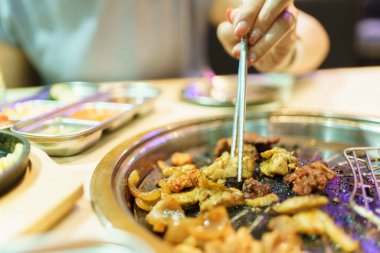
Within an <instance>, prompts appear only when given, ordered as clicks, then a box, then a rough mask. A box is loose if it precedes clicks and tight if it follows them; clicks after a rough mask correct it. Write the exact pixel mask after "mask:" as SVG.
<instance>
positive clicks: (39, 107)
mask: <svg viewBox="0 0 380 253" xmlns="http://www.w3.org/2000/svg"><path fill="white" fill-rule="evenodd" d="M99 87H100V84H99V83H95V82H65V83H56V84H52V85H48V86H45V87H42V88H41V89H40V90H39V91H38V92H37V94H33V95H31V96H28V97H24V98H21V99H18V100H15V101H12V102H8V103H3V104H1V105H0V115H3V116H7V117H8V120H7V121H6V122H5V120H4V119H1V118H0V129H7V128H10V127H11V126H12V125H13V124H14V123H16V122H18V121H20V120H26V119H29V118H33V117H35V116H38V115H43V114H45V113H47V112H49V111H53V110H54V109H56V108H58V107H62V106H64V105H67V104H70V103H75V102H78V101H80V100H83V99H86V98H88V97H91V96H94V95H96V94H97V93H98V92H99ZM49 107H50V109H49ZM15 114H16V115H15ZM15 116H16V117H15Z"/></svg>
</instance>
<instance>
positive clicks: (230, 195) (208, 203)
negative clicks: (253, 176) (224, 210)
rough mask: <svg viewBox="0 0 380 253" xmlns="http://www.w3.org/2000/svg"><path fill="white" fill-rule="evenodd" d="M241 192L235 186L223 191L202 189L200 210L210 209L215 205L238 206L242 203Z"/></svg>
mask: <svg viewBox="0 0 380 253" xmlns="http://www.w3.org/2000/svg"><path fill="white" fill-rule="evenodd" d="M243 204H244V200H243V193H242V192H241V191H240V190H238V189H235V188H226V190H225V191H215V190H208V191H203V193H202V194H201V199H200V204H199V206H200V209H201V212H204V211H207V210H211V209H212V208H214V207H215V206H225V207H232V206H239V205H243Z"/></svg>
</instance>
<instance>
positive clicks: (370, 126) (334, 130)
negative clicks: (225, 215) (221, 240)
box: [90, 111, 380, 252]
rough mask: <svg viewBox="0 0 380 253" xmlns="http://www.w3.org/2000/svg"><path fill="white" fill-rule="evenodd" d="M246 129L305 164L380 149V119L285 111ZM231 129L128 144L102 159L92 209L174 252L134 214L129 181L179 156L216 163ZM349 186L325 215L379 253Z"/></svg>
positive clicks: (254, 119) (200, 126)
mask: <svg viewBox="0 0 380 253" xmlns="http://www.w3.org/2000/svg"><path fill="white" fill-rule="evenodd" d="M246 126H247V129H248V130H249V131H255V132H257V133H259V134H262V135H265V136H279V137H280V138H281V142H280V145H284V146H286V147H290V148H291V149H293V150H297V152H301V153H300V155H302V157H303V159H306V160H308V161H309V160H312V159H322V160H325V161H326V162H328V163H329V164H330V165H331V164H340V163H341V162H342V161H345V159H344V156H343V150H344V148H346V147H350V146H380V119H378V118H361V117H354V116H345V115H335V114H328V113H310V112H292V111H282V112H277V113H273V114H264V113H263V114H255V115H250V116H248V117H247V125H246ZM231 130H232V119H231V118H214V119H204V120H197V121H190V122H184V123H179V124H174V125H171V126H165V127H161V128H158V129H155V130H152V131H149V132H147V133H143V134H141V135H138V136H136V137H134V138H132V139H129V140H127V141H125V142H123V143H122V144H121V145H120V146H118V147H116V148H115V149H114V150H112V151H111V152H110V153H108V154H107V155H106V156H105V157H104V158H103V159H102V160H101V162H100V163H99V164H98V166H97V168H96V169H95V171H94V173H93V176H92V180H91V187H90V188H91V198H92V205H93V208H94V210H95V211H96V213H97V215H98V217H99V219H100V220H101V221H102V223H103V224H104V225H105V226H106V227H110V226H113V227H117V228H121V229H124V230H126V231H130V232H133V233H135V234H137V235H138V236H140V237H142V238H144V239H145V240H146V241H147V242H148V243H149V244H150V245H151V246H152V247H154V249H156V250H157V252H171V250H172V249H171V246H170V245H168V244H167V243H165V242H163V241H162V240H161V238H159V237H158V236H156V235H155V234H153V233H152V232H150V231H149V230H148V229H147V228H146V227H145V225H144V221H143V217H140V216H139V215H138V214H137V213H135V212H134V208H133V205H134V204H133V197H132V195H131V194H130V192H129V190H128V188H127V187H126V181H127V180H126V179H127V177H128V176H129V175H130V173H131V172H132V171H133V170H138V171H139V175H140V177H141V178H146V176H147V175H148V174H149V173H152V169H151V168H152V167H153V165H154V164H155V163H156V161H157V160H166V159H168V158H169V157H170V155H171V154H172V153H173V152H175V151H182V152H190V153H191V154H193V155H194V157H196V158H197V161H196V162H198V163H210V162H211V160H209V159H210V152H212V148H213V147H214V145H215V143H216V141H217V140H218V139H219V138H222V137H227V136H230V134H231ZM338 179H339V178H338ZM340 180H342V179H340ZM349 187H350V185H349V184H347V183H344V184H343V183H342V184H340V181H337V182H335V183H334V184H332V185H331V187H330V188H328V189H327V190H326V192H327V194H328V196H329V197H330V199H333V198H336V199H338V200H339V201H340V203H339V204H336V202H335V201H330V204H329V205H328V207H327V208H326V209H325V210H326V211H327V212H328V213H329V214H330V215H331V216H332V217H333V219H334V220H335V221H337V222H338V224H340V225H342V226H343V227H345V229H346V230H347V231H348V232H349V233H350V234H353V235H354V236H355V237H356V238H358V239H359V240H360V242H361V247H362V249H363V251H364V252H379V250H380V247H379V245H378V244H377V242H378V241H379V238H380V232H379V231H377V229H376V227H374V226H372V225H371V224H370V223H368V222H367V221H363V220H362V219H361V217H359V216H358V215H356V213H354V212H353V211H352V210H351V209H349V208H348V206H347V204H346V202H347V200H348V194H349ZM136 221H137V222H136ZM313 246H315V247H317V249H313V250H312V252H325V251H324V250H325V249H323V248H322V249H321V248H320V247H321V245H320V244H317V245H313ZM318 247H319V248H318ZM333 252H334V251H333Z"/></svg>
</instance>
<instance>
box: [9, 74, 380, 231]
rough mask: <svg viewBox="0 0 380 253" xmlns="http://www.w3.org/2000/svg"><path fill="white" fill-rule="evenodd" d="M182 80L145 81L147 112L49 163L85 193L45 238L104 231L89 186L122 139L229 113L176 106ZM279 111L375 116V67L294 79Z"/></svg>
mask: <svg viewBox="0 0 380 253" xmlns="http://www.w3.org/2000/svg"><path fill="white" fill-rule="evenodd" d="M188 81H189V80H188V79H170V80H153V81H149V82H151V83H153V84H154V85H156V86H157V87H158V88H160V89H161V91H162V94H161V95H160V96H159V98H158V99H157V101H156V103H155V109H154V111H153V112H152V113H150V114H148V115H146V116H143V117H140V118H137V119H136V120H134V121H132V122H130V123H128V125H126V126H125V127H123V128H121V129H119V130H117V131H115V132H113V133H110V134H107V135H105V136H104V137H103V138H102V139H101V141H99V142H98V143H97V144H96V145H94V146H93V147H91V148H89V149H88V150H86V151H84V152H82V153H80V154H79V155H76V156H71V157H63V158H53V160H54V162H55V163H57V166H60V167H61V168H63V169H65V168H66V169H68V170H73V171H75V175H77V177H78V178H80V179H81V180H82V181H83V185H84V193H85V194H84V195H83V197H82V198H81V199H80V200H79V201H78V202H77V203H76V205H75V207H74V208H73V210H71V211H70V213H69V214H68V215H67V216H66V217H65V218H64V219H63V220H62V221H60V222H59V223H58V224H57V225H55V226H54V227H53V228H51V229H50V230H49V233H50V234H53V235H54V234H57V236H61V235H62V234H63V235H64V234H67V233H68V232H69V233H70V235H71V236H74V237H76V238H80V237H88V235H89V234H91V235H93V236H95V235H96V234H103V233H104V230H105V228H104V227H103V226H102V225H101V223H100V222H99V221H98V219H97V217H96V215H95V213H94V212H93V210H92V208H91V204H90V196H89V183H90V180H91V175H92V172H93V170H94V169H95V167H96V165H97V164H98V162H99V161H100V160H101V158H102V157H104V156H105V155H106V154H107V153H108V152H109V151H110V150H112V149H113V148H114V147H116V146H117V145H119V144H120V143H122V142H123V141H124V140H126V139H128V138H130V137H132V136H134V135H136V134H138V133H140V132H143V131H146V130H149V129H152V128H154V127H158V126H162V125H165V124H170V123H173V122H177V121H181V120H188V119H195V118H199V117H207V116H217V115H225V114H232V113H233V110H232V109H231V108H218V107H205V106H199V105H194V104H190V103H187V102H184V101H182V100H181V99H180V92H181V90H182V88H183V87H185V86H186V85H187V84H188ZM10 92H12V91H10ZM284 107H286V108H292V109H299V110H312V111H329V112H336V113H344V114H355V115H362V116H367V115H368V116H376V117H380V110H379V108H380V67H365V68H342V69H327V70H319V71H315V72H313V73H310V74H308V75H306V76H303V77H301V78H297V80H296V83H295V85H294V87H293V93H292V97H291V99H290V100H289V101H287V102H286V103H285V104H284Z"/></svg>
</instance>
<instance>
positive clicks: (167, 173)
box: [160, 164, 197, 177]
mask: <svg viewBox="0 0 380 253" xmlns="http://www.w3.org/2000/svg"><path fill="white" fill-rule="evenodd" d="M161 165H162V164H161ZM161 165H160V166H161ZM196 168H197V166H195V165H194V164H185V165H182V166H168V167H162V168H161V172H162V174H163V175H164V177H170V176H171V175H172V174H173V173H174V172H175V171H185V170H192V169H196Z"/></svg>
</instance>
